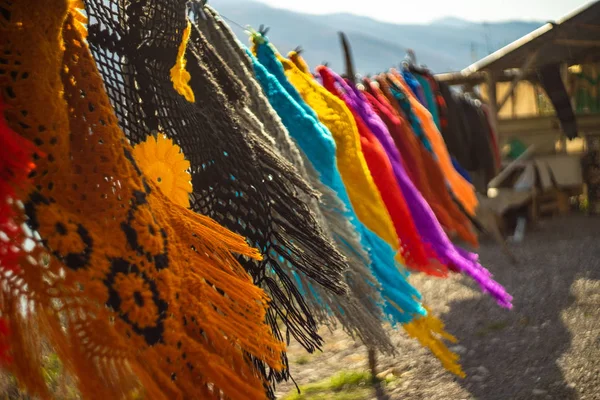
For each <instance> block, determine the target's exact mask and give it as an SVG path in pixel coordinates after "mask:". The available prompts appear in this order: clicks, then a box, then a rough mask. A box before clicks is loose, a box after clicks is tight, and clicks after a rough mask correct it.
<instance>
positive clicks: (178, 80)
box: [171, 21, 196, 103]
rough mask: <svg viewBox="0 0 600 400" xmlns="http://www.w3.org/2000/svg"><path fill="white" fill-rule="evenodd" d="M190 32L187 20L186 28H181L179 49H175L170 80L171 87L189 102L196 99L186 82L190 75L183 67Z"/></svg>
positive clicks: (190, 77)
mask: <svg viewBox="0 0 600 400" xmlns="http://www.w3.org/2000/svg"><path fill="white" fill-rule="evenodd" d="M191 32H192V24H191V22H190V21H188V22H187V26H186V28H185V29H184V30H183V35H182V38H181V44H180V45H179V50H178V51H177V60H176V61H175V65H174V66H173V68H171V80H172V81H173V87H174V88H175V90H176V91H177V93H179V94H180V95H182V96H183V97H185V99H186V100H187V101H189V102H190V103H194V102H195V101H196V98H195V96H194V91H193V90H192V88H191V87H190V86H189V84H188V83H189V81H190V80H191V79H192V76H191V75H190V73H189V72H188V71H187V70H186V69H185V65H186V63H187V61H186V59H185V50H186V49H187V45H188V41H189V40H190V34H191Z"/></svg>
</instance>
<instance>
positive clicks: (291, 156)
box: [198, 7, 393, 352]
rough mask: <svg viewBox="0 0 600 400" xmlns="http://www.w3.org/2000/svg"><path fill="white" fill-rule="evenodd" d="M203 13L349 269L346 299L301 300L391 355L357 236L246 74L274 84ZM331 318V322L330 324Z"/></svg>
mask: <svg viewBox="0 0 600 400" xmlns="http://www.w3.org/2000/svg"><path fill="white" fill-rule="evenodd" d="M204 14H205V15H206V19H203V18H198V24H199V25H200V26H201V27H202V30H203V32H205V34H206V35H207V37H208V38H209V39H210V41H211V44H213V45H214V46H215V48H216V49H217V50H218V52H219V54H220V55H221V56H222V57H223V59H225V60H226V61H227V64H228V65H229V66H230V67H231V68H232V70H234V72H235V73H236V75H237V76H238V77H239V78H240V80H241V81H242V82H244V83H245V87H246V89H247V90H248V92H249V93H250V94H251V96H250V100H251V101H250V104H249V105H248V108H250V109H251V112H252V113H253V114H255V115H256V116H257V117H258V119H259V120H260V121H261V122H263V124H264V125H263V127H264V131H265V133H266V134H267V136H269V137H270V138H271V140H272V141H273V142H274V144H275V145H276V146H277V147H278V148H279V150H280V151H281V153H282V154H283V155H284V156H285V157H286V159H288V160H290V161H291V162H293V164H294V165H295V166H296V168H297V169H298V171H300V172H301V173H302V175H304V176H307V179H308V180H310V182H311V184H312V185H313V186H314V187H315V188H316V189H317V190H318V191H319V192H320V194H321V198H320V200H319V201H318V202H317V201H314V200H313V201H312V202H311V203H310V204H311V206H312V207H313V209H314V211H315V214H316V215H318V216H320V217H321V218H322V221H323V223H324V224H325V225H326V226H327V227H328V228H329V230H330V232H331V235H332V236H333V238H334V240H335V242H336V244H337V246H338V248H339V249H340V251H341V252H342V254H343V255H344V256H345V257H346V259H347V260H348V264H349V267H350V268H349V270H348V271H347V272H346V281H347V282H348V286H349V288H350V292H349V295H348V296H343V297H342V296H336V295H331V294H329V293H326V292H323V291H322V290H320V288H319V287H318V286H314V285H311V286H310V287H308V288H306V289H305V290H304V293H305V295H306V296H308V297H309V298H311V297H314V298H315V300H316V303H315V304H314V307H319V308H320V309H322V310H323V311H325V312H322V313H320V314H317V315H318V316H319V317H321V316H322V315H323V314H325V315H324V317H325V318H324V320H323V322H324V323H327V324H329V325H332V326H334V325H335V323H336V320H337V321H340V322H341V325H342V327H343V328H344V329H345V330H346V332H348V333H349V334H350V335H352V336H353V337H358V338H360V339H361V340H362V341H363V342H364V343H365V344H366V345H367V346H369V347H376V348H378V349H380V350H382V351H385V352H390V351H392V350H393V346H392V344H391V342H390V340H389V337H388V335H387V333H386V331H385V330H384V329H383V327H382V322H383V316H382V313H381V310H380V309H379V307H377V303H378V301H379V296H378V293H377V285H376V283H375V282H376V280H375V278H374V277H373V276H372V274H371V272H370V271H369V268H368V265H369V256H368V253H367V252H366V251H364V250H363V249H362V246H361V244H360V237H359V236H358V234H357V232H356V231H355V229H354V227H353V226H352V225H351V223H350V221H348V219H347V218H346V217H345V215H344V213H343V210H344V208H345V206H344V204H343V203H342V201H341V200H340V199H339V197H338V196H337V194H336V193H335V192H334V191H333V190H331V189H330V188H329V187H327V186H326V185H325V184H323V182H321V180H320V178H319V175H318V173H317V171H316V170H315V169H314V168H313V167H312V165H311V163H310V161H309V160H308V159H307V158H306V157H305V156H304V155H303V153H302V154H301V153H300V152H299V151H298V148H297V146H296V144H295V143H294V142H293V141H292V139H291V137H290V135H289V132H288V131H287V129H286V128H285V126H284V125H283V124H282V121H281V119H280V118H279V116H278V115H277V114H276V113H275V111H274V110H273V108H272V107H271V105H270V104H269V101H268V100H267V98H266V97H265V95H264V94H263V91H262V88H261V86H260V85H259V83H258V82H257V81H256V79H255V78H254V77H253V76H252V72H251V71H254V73H255V74H257V75H260V76H261V78H262V79H261V81H262V82H264V83H265V85H267V87H272V86H276V85H278V84H279V83H278V82H277V79H276V78H275V77H274V76H271V74H269V72H268V71H266V70H265V69H264V67H263V66H262V65H260V64H257V63H256V60H255V59H254V61H255V63H254V68H253V65H252V60H251V59H250V58H249V57H248V55H247V54H246V52H245V51H244V49H243V46H242V45H241V44H240V43H239V42H238V41H237V39H236V38H235V36H234V34H233V32H231V30H230V29H229V27H228V26H227V25H226V24H225V23H224V21H223V20H222V19H221V18H220V17H219V15H218V14H217V13H216V11H215V10H213V9H211V8H210V7H205V13H204ZM257 69H258V70H257ZM269 93H270V94H271V95H279V96H284V95H285V94H284V91H283V89H282V88H281V89H280V90H279V91H277V90H269ZM326 311H329V312H326ZM332 316H333V317H335V318H334V319H333V320H332V318H331V317H332Z"/></svg>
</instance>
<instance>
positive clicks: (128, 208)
mask: <svg viewBox="0 0 600 400" xmlns="http://www.w3.org/2000/svg"><path fill="white" fill-rule="evenodd" d="M68 5H69V2H67V1H66V0H48V1H45V2H44V4H43V6H40V2H39V1H37V0H21V1H18V2H10V3H9V2H3V3H2V5H0V51H1V52H2V68H0V94H1V95H2V97H3V99H4V101H5V102H6V104H7V106H8V108H7V109H6V110H5V116H6V118H7V121H8V123H9V125H10V127H11V128H12V129H13V130H14V131H15V132H17V133H18V134H20V135H21V136H22V137H23V138H25V139H27V140H29V141H31V142H33V143H34V144H35V145H36V146H38V148H39V150H40V153H41V154H42V155H40V156H36V157H35V162H36V166H37V168H36V170H35V171H34V172H33V173H32V174H31V175H30V176H31V179H32V186H31V187H30V188H29V189H21V188H18V191H17V195H18V197H19V198H20V199H21V200H22V203H23V205H24V206H23V208H22V209H18V210H19V211H20V215H21V217H22V220H25V219H26V222H27V225H28V229H29V237H28V239H29V245H28V246H25V245H23V247H22V250H23V251H24V252H26V253H27V255H26V256H24V257H22V259H21V260H20V271H17V272H15V273H13V274H12V275H10V276H7V275H6V274H4V276H3V285H5V289H6V290H3V291H2V294H1V297H2V298H1V299H0V300H1V301H0V304H1V311H2V315H3V316H6V317H7V318H9V319H10V323H11V330H12V332H13V335H12V336H11V346H12V352H13V354H14V355H15V357H14V362H13V364H12V365H11V366H10V372H12V373H13V374H14V375H15V376H16V377H17V378H18V379H19V381H20V383H21V384H22V385H23V386H24V387H26V388H27V389H28V391H29V393H30V394H31V395H33V396H36V397H39V398H50V397H51V396H50V393H49V391H48V389H47V387H46V383H45V381H44V378H43V376H42V369H41V368H40V365H41V360H40V358H41V354H42V351H41V348H42V345H44V343H48V342H49V343H50V344H51V345H52V346H53V347H54V349H55V351H56V352H57V354H58V355H59V357H60V358H61V360H62V362H63V365H64V366H65V368H66V369H67V371H69V373H71V374H72V375H74V376H75V378H76V381H77V382H78V386H79V390H80V392H81V395H82V398H86V399H118V398H125V397H127V398H131V397H133V396H141V397H143V398H147V399H173V398H176V399H182V398H188V399H198V398H203V399H204V398H206V399H211V398H214V399H221V398H223V397H226V398H232V399H247V398H264V397H265V392H264V388H263V385H264V382H263V380H262V379H261V376H260V374H259V373H258V371H256V370H255V368H254V366H253V365H252V364H251V363H249V362H248V358H247V356H246V355H247V354H251V355H252V356H253V357H255V358H256V359H258V360H261V361H263V362H265V363H267V364H268V365H270V366H271V367H273V368H280V367H281V366H280V363H279V354H280V352H281V351H282V350H283V346H282V345H281V344H280V343H279V342H278V341H276V340H275V339H274V338H273V336H272V333H271V331H270V329H269V327H268V325H266V324H265V323H264V319H265V308H266V304H267V302H268V298H267V297H266V295H265V294H264V292H263V291H262V290H260V289H259V288H257V287H256V286H254V285H253V284H252V281H251V279H250V277H249V276H248V274H247V273H246V272H245V270H244V269H243V268H242V267H241V266H240V264H239V263H238V262H237V261H236V259H235V257H234V256H233V255H232V252H235V253H238V254H242V255H244V256H245V257H251V258H254V259H259V258H260V257H261V256H260V253H259V252H258V251H256V250H255V249H251V248H250V247H248V245H247V244H246V242H245V241H244V238H242V237H241V236H238V235H236V234H234V233H232V232H231V231H229V230H227V229H225V228H223V227H222V226H220V225H219V224H217V223H216V222H215V221H213V220H211V219H210V218H207V217H204V216H201V215H198V214H196V213H194V212H192V211H189V210H186V209H185V208H183V207H181V206H177V205H176V204H174V203H172V202H171V201H170V200H168V199H167V198H166V197H165V196H164V195H163V194H162V193H161V191H160V189H159V188H158V186H156V184H155V183H154V182H152V181H150V180H148V179H146V177H145V176H144V175H143V174H142V172H141V171H140V168H139V166H138V165H137V164H136V162H135V161H134V159H133V157H132V147H131V146H130V144H129V142H128V141H127V140H126V138H125V136H124V134H123V132H122V130H121V129H120V128H119V126H118V120H117V117H116V115H115V111H114V110H113V108H112V106H111V104H110V101H109V98H108V96H107V94H106V90H108V91H111V90H112V91H114V90H115V88H113V87H111V86H110V83H109V84H108V85H107V86H106V89H105V86H104V85H103V81H102V79H101V76H100V74H99V73H98V70H97V68H96V64H95V63H94V61H93V59H92V57H91V54H90V52H89V50H88V47H87V45H86V42H85V39H84V38H83V36H82V35H83V34H84V33H85V31H84V29H83V27H82V26H81V24H80V19H79V18H80V15H79V14H77V13H76V11H74V10H70V12H69V8H68ZM100 67H101V68H103V67H105V66H102V65H101V66H100ZM121 112H123V110H121ZM25 216H26V217H25ZM24 304H27V307H23V305H24Z"/></svg>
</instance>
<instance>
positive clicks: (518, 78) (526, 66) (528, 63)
mask: <svg viewBox="0 0 600 400" xmlns="http://www.w3.org/2000/svg"><path fill="white" fill-rule="evenodd" d="M537 55H538V51H535V52H533V53H531V54H530V55H529V57H527V59H526V60H525V62H524V63H523V66H522V67H521V69H520V70H519V73H518V74H517V75H516V76H515V77H514V79H513V80H512V82H511V83H510V87H509V89H508V92H506V93H504V96H502V99H500V101H499V102H498V105H497V112H499V111H500V110H502V107H504V104H506V102H507V101H508V99H509V98H510V97H511V96H512V94H513V92H514V91H515V88H516V87H517V85H518V84H519V82H521V80H522V79H523V77H524V76H525V75H526V74H527V70H529V68H530V67H531V65H532V64H533V62H534V61H535V59H536V57H537Z"/></svg>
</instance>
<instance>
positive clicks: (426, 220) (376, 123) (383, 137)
mask: <svg viewBox="0 0 600 400" xmlns="http://www.w3.org/2000/svg"><path fill="white" fill-rule="evenodd" d="M330 72H331V74H332V76H333V77H334V78H335V80H336V82H337V83H338V84H339V85H340V86H341V88H342V89H343V92H344V93H343V100H344V101H345V102H346V104H347V105H348V107H350V108H352V109H353V110H354V111H355V112H356V113H357V114H358V115H360V117H361V118H362V119H363V121H364V122H365V124H366V125H367V126H368V127H369V129H370V130H371V132H373V134H374V135H375V137H377V139H378V140H379V141H380V142H381V144H382V146H383V148H384V149H385V152H386V154H387V156H388V157H389V160H390V162H391V164H392V167H393V169H394V174H395V176H396V180H397V182H398V185H399V186H400V189H401V190H402V193H403V195H404V198H405V199H406V202H407V203H408V206H409V209H410V212H411V215H412V217H413V219H414V221H415V225H416V226H417V230H418V232H419V235H420V236H421V238H422V240H423V242H424V243H426V244H429V245H430V246H431V247H432V248H433V249H434V251H435V253H436V255H437V258H438V260H439V261H440V262H441V263H443V264H444V265H452V266H454V267H456V268H457V269H458V270H459V271H461V272H463V273H465V274H467V275H469V276H471V277H472V278H473V279H474V280H475V281H476V282H477V283H478V284H479V286H480V287H481V289H482V291H483V292H487V293H490V294H491V295H492V296H493V297H494V298H495V299H496V302H497V303H498V304H499V305H500V306H502V307H506V308H512V303H511V301H512V296H511V295H510V294H508V293H507V292H506V290H505V289H504V287H502V285H500V284H499V283H497V282H496V281H494V280H493V279H492V274H491V273H490V272H489V271H488V270H487V269H485V268H484V267H483V266H482V265H481V264H479V262H478V259H479V257H478V256H477V254H474V253H470V252H468V251H466V250H463V249H461V248H459V247H457V246H455V245H454V244H453V243H452V242H451V241H450V239H449V238H448V236H447V235H446V233H445V232H444V229H443V228H442V226H441V225H440V223H439V221H438V220H437V218H436V217H435V214H434V213H433V211H432V210H431V207H429V204H428V203H427V202H426V201H425V199H424V198H423V196H422V195H421V193H420V192H419V190H418V189H417V188H416V187H415V185H414V184H413V183H412V181H411V180H410V178H409V176H408V174H407V173H406V171H405V169H404V165H403V161H402V156H401V155H400V152H399V151H398V149H397V148H396V146H395V144H394V140H393V139H392V136H391V135H390V133H389V131H388V129H387V126H386V125H385V123H384V122H383V121H382V120H381V118H380V117H379V116H378V115H377V113H375V111H374V110H373V109H372V108H371V105H370V104H369V102H368V100H367V99H366V98H365V96H364V94H363V93H362V92H361V91H360V90H359V89H357V88H356V87H354V86H351V85H348V83H346V81H344V79H342V78H341V77H340V76H339V75H337V74H335V73H334V72H333V71H330Z"/></svg>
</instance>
